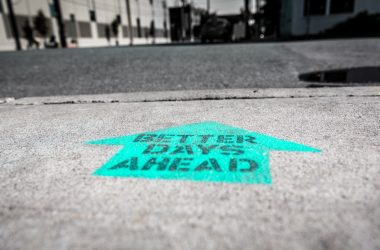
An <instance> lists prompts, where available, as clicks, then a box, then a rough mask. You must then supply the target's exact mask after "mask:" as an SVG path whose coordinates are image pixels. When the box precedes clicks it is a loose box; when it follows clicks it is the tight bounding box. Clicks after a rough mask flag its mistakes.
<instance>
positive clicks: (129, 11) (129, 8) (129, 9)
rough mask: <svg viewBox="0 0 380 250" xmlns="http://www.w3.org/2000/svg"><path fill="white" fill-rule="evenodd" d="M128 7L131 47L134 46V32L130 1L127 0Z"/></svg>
mask: <svg viewBox="0 0 380 250" xmlns="http://www.w3.org/2000/svg"><path fill="white" fill-rule="evenodd" d="M125 4H126V6H127V17H128V33H129V45H131V46H132V45H133V30H132V19H131V7H130V5H129V0H125Z"/></svg>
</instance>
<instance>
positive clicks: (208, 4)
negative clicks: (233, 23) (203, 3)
mask: <svg viewBox="0 0 380 250" xmlns="http://www.w3.org/2000/svg"><path fill="white" fill-rule="evenodd" d="M207 14H210V0H207Z"/></svg>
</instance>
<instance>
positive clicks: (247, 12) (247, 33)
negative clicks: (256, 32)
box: [244, 0, 251, 40]
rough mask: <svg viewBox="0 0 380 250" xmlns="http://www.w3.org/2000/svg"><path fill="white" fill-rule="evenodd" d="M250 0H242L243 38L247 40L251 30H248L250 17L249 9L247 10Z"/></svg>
mask: <svg viewBox="0 0 380 250" xmlns="http://www.w3.org/2000/svg"><path fill="white" fill-rule="evenodd" d="M249 5H250V0H244V12H245V20H244V21H245V39H247V40H249V39H250V38H251V32H250V30H249V23H248V21H249V17H250V13H251V12H250V10H249Z"/></svg>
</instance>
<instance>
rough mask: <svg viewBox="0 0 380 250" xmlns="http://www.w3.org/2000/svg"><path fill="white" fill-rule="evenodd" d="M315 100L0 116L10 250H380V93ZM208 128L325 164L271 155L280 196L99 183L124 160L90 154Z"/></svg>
mask: <svg viewBox="0 0 380 250" xmlns="http://www.w3.org/2000/svg"><path fill="white" fill-rule="evenodd" d="M234 91H235V92H234ZM250 91H252V92H253V90H250ZM308 91H309V90H308ZM310 91H311V92H310V93H308V94H309V95H311V96H314V97H310V96H304V97H298V98H291V97H290V96H288V97H286V96H285V95H283V98H264V99H244V98H243V99H236V100H233V99H230V100H196V101H191V100H188V101H170V102H165V101H160V102H153V101H152V102H138V101H137V102H120V103H82V104H80V103H78V104H55V105H43V104H41V103H43V100H40V101H39V100H37V99H34V101H35V102H34V105H24V104H25V103H24V104H22V103H18V104H17V103H15V102H17V101H18V100H15V102H10V103H6V104H2V105H0V117H1V122H0V131H1V133H0V166H1V171H0V190H2V191H1V192H0V248H1V249H291V250H295V249H379V248H380V238H379V237H378V236H379V235H380V220H379V218H380V206H379V205H380V182H379V179H380V169H379V162H380V153H379V151H380V144H379V142H380V136H379V129H380V127H379V126H380V125H379V120H380V105H379V104H380V99H379V96H378V95H376V94H373V95H368V93H369V92H371V91H372V92H376V91H377V88H370V89H367V88H364V89H362V90H359V89H355V91H354V90H352V89H347V90H343V89H342V90H341V94H340V95H338V96H329V95H323V94H321V93H319V96H317V91H320V90H315V91H316V92H315V93H314V94H313V93H312V91H313V90H310ZM237 92H238V91H237V90H233V91H231V94H230V95H227V94H226V95H227V96H230V97H233V96H234V95H233V94H232V93H235V94H236V93H237ZM355 92H356V94H353V93H355ZM344 93H345V94H344ZM184 95H185V94H184ZM279 95H280V94H279ZM103 98H104V99H107V98H106V97H103ZM113 98H115V97H113ZM42 99H43V98H42ZM110 99H112V98H110ZM20 100H22V99H20ZM90 100H91V98H90ZM29 104H30V103H29ZM210 120H211V121H217V122H221V123H224V124H228V125H232V126H236V127H241V128H244V129H248V130H251V131H255V132H259V133H264V134H268V135H271V136H275V137H278V138H282V139H287V140H291V141H294V142H299V143H302V144H305V145H309V146H312V147H315V148H318V149H321V150H322V153H317V154H312V153H295V152H271V153H270V165H271V174H272V179H273V184H272V185H271V186H264V185H240V184H223V183H207V182H191V181H167V180H146V179H132V178H107V177H97V176H92V175H91V174H92V173H93V172H94V171H95V170H96V169H97V168H99V167H100V166H101V165H102V164H103V163H104V162H105V161H107V160H108V159H109V158H110V157H111V156H112V155H113V154H114V153H116V152H117V151H118V147H112V146H109V147H108V146H95V145H85V144H84V142H86V141H90V140H95V139H101V138H108V137H116V136H121V135H127V134H132V133H139V132H145V131H152V130H156V129H161V128H166V127H169V126H176V125H182V124H188V123H193V122H200V121H210Z"/></svg>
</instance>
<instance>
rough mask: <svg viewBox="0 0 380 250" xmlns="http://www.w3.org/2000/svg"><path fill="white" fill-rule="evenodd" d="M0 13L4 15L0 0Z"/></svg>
mask: <svg viewBox="0 0 380 250" xmlns="http://www.w3.org/2000/svg"><path fill="white" fill-rule="evenodd" d="M0 13H4V9H3V2H2V1H1V0H0Z"/></svg>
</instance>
